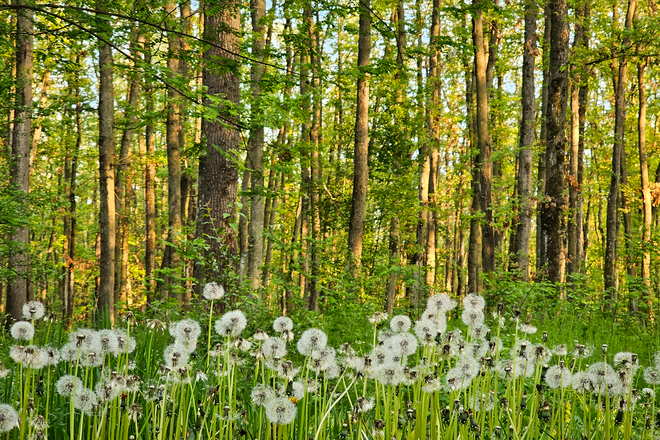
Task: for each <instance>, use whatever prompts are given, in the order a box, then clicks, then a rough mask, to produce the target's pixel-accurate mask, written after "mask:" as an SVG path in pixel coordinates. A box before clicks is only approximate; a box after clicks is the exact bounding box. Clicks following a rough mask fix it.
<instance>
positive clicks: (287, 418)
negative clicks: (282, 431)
mask: <svg viewBox="0 0 660 440" xmlns="http://www.w3.org/2000/svg"><path fill="white" fill-rule="evenodd" d="M297 411H298V409H297V408H296V405H294V404H293V402H291V401H290V400H289V399H287V398H286V397H275V398H273V399H270V400H269V401H267V402H266V417H267V418H268V421H269V422H270V423H274V424H276V425H288V424H289V423H291V422H293V421H294V420H295V418H296V413H297Z"/></svg>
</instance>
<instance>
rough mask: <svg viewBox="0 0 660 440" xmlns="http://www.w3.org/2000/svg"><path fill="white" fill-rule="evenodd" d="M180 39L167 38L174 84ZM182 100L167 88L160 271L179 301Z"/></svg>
mask: <svg viewBox="0 0 660 440" xmlns="http://www.w3.org/2000/svg"><path fill="white" fill-rule="evenodd" d="M176 8H177V5H176V3H175V2H172V1H170V2H169V3H167V4H166V5H165V9H166V11H167V13H168V15H169V19H168V20H166V21H165V25H166V28H167V29H168V30H173V29H177V28H178V26H177V25H176V20H175V19H174V17H176V16H177V15H176ZM179 41H180V37H179V36H178V35H175V34H174V33H170V34H169V35H168V53H167V78H168V80H169V81H170V82H174V81H175V80H176V79H177V78H178V77H179V59H180V56H181V55H180V47H179V46H180V44H179ZM180 134H181V96H180V94H179V93H178V92H177V91H176V90H175V89H174V88H173V87H168V88H167V120H166V122H165V142H166V144H167V244H166V245H165V252H164V254H163V261H162V263H161V267H162V268H163V269H169V271H168V272H165V275H164V276H163V281H164V289H163V294H164V296H172V297H179V296H180V293H181V292H180V288H179V286H178V284H179V278H180V274H179V273H178V269H179V261H180V257H179V247H180V241H181V144H180Z"/></svg>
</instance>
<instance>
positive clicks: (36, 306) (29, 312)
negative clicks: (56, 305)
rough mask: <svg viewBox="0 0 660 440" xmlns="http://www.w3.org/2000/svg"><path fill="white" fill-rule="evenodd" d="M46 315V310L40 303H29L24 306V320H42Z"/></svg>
mask: <svg viewBox="0 0 660 440" xmlns="http://www.w3.org/2000/svg"><path fill="white" fill-rule="evenodd" d="M45 314H46V308H45V307H44V305H43V304H42V303H41V302H39V301H28V302H26V303H25V304H23V318H25V319H28V320H36V319H41V318H43V317H44V315H45Z"/></svg>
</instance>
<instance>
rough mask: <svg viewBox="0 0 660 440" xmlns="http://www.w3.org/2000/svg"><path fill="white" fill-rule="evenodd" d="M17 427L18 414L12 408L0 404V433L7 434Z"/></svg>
mask: <svg viewBox="0 0 660 440" xmlns="http://www.w3.org/2000/svg"><path fill="white" fill-rule="evenodd" d="M17 427H18V413H17V412H16V410H15V409H14V407H13V406H11V405H7V404H5V403H3V404H0V432H9V431H11V430H12V429H14V428H17Z"/></svg>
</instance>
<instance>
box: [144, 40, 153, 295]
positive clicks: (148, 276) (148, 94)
mask: <svg viewBox="0 0 660 440" xmlns="http://www.w3.org/2000/svg"><path fill="white" fill-rule="evenodd" d="M149 47H150V46H149V42H145V49H146V51H145V64H147V65H149V64H150V63H151V50H150V48H149ZM144 88H145V101H146V102H145V104H146V111H147V114H148V115H152V114H153V112H154V97H153V93H154V91H153V86H152V84H151V80H149V79H147V80H146V81H145V87H144ZM144 143H145V146H144V149H145V151H144V156H143V158H144V159H143V160H144V167H143V169H142V173H143V180H144V239H145V246H144V277H145V280H146V288H147V303H148V304H151V303H152V302H153V300H154V294H155V291H156V281H155V279H154V270H155V269H156V193H155V185H154V180H155V177H156V165H155V163H154V153H155V146H154V144H155V139H154V123H153V119H152V118H151V117H150V118H149V120H148V121H147V124H146V126H145V135H144Z"/></svg>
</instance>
